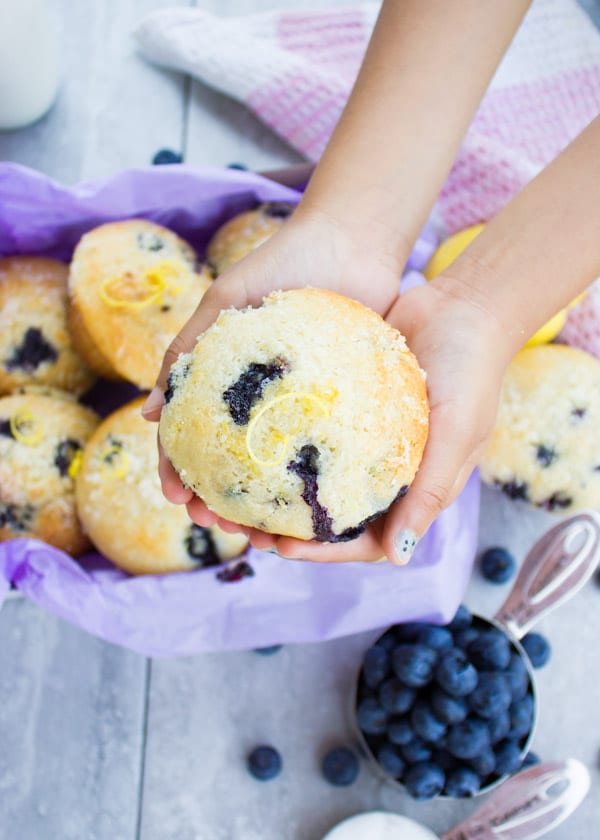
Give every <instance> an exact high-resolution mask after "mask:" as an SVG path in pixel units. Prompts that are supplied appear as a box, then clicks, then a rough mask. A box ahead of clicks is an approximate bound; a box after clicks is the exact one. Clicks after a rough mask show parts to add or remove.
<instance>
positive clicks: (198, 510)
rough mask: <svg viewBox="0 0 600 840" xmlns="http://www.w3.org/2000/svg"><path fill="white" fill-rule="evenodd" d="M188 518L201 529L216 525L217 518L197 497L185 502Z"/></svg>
mask: <svg viewBox="0 0 600 840" xmlns="http://www.w3.org/2000/svg"><path fill="white" fill-rule="evenodd" d="M186 508H187V512H188V516H189V517H190V519H191V520H192V522H195V523H196V525H200V527H201V528H210V526H211V525H216V524H217V521H218V519H219V517H218V516H217V514H216V513H214V511H212V510H209V509H208V508H207V507H206V505H205V504H204V502H203V501H202V499H199V498H198V496H193V497H192V499H191V500H190V501H189V502H187V504H186Z"/></svg>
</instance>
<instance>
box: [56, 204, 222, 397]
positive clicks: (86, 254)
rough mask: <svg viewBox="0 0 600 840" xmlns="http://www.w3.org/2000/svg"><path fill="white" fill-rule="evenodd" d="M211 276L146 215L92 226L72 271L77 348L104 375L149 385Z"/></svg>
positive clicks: (189, 250)
mask: <svg viewBox="0 0 600 840" xmlns="http://www.w3.org/2000/svg"><path fill="white" fill-rule="evenodd" d="M211 279H212V275H211V274H210V272H209V271H208V269H207V268H206V267H198V265H197V255H196V253H195V251H194V250H193V249H192V248H191V247H190V246H189V245H188V244H187V242H184V241H183V239H180V238H179V237H178V236H177V235H176V234H174V233H173V232H172V231H170V230H167V229H166V228H163V227H160V226H159V225H155V224H153V223H152V222H148V221H145V220H144V219H131V220H129V221H124V222H112V223H110V224H105V225H101V226H100V227H97V228H94V229H93V230H91V231H90V232H89V233H86V234H85V236H83V237H82V239H81V240H80V241H79V243H78V245H77V247H76V249H75V253H74V254H73V260H72V262H71V270H70V274H69V292H70V308H69V326H70V328H71V332H72V334H73V340H74V342H75V345H76V347H77V349H78V350H79V352H80V353H81V354H82V355H83V356H84V358H85V359H86V360H87V362H88V363H89V364H90V366H91V367H93V369H94V370H95V371H96V372H97V373H99V374H100V375H102V376H105V377H107V378H109V379H126V380H128V381H129V382H132V383H133V384H134V385H137V386H138V387H139V388H151V387H152V385H153V384H154V381H155V379H156V377H157V375H158V372H159V370H160V366H161V363H162V359H163V356H164V354H165V351H166V349H167V347H168V345H169V343H170V342H171V340H172V338H173V337H174V336H175V335H176V334H177V333H178V332H179V330H180V329H181V328H182V327H183V325H184V324H185V322H186V321H187V319H188V318H189V317H190V315H191V314H192V313H193V311H194V309H195V308H196V306H197V305H198V303H199V301H200V299H201V298H202V295H203V294H204V292H205V291H206V289H207V288H208V287H209V285H210V283H211Z"/></svg>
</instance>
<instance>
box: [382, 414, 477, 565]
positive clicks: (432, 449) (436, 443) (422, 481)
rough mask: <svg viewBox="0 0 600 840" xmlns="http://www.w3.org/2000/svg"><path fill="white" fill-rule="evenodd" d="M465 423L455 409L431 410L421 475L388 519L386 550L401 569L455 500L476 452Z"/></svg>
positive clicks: (420, 470)
mask: <svg viewBox="0 0 600 840" xmlns="http://www.w3.org/2000/svg"><path fill="white" fill-rule="evenodd" d="M464 420H465V418H464V415H463V414H462V412H461V411H460V410H459V408H458V407H456V406H454V405H448V404H444V405H441V406H437V407H433V408H432V410H431V415H430V427H429V437H428V439H427V444H426V446H425V451H424V453H423V460H422V462H421V465H420V467H419V470H418V472H417V475H416V477H415V479H414V481H413V482H412V484H411V486H410V489H409V491H408V493H407V494H406V496H404V497H403V498H402V499H400V500H399V501H398V502H396V504H394V505H393V506H392V508H391V509H390V511H389V513H388V515H387V517H386V523H385V531H384V535H383V547H384V549H385V553H386V555H387V556H388V557H389V559H390V560H391V561H392V562H393V563H396V564H397V565H405V564H406V563H407V562H408V561H409V560H410V557H411V555H412V552H413V550H414V548H415V545H416V543H417V541H418V540H419V538H420V537H422V536H423V535H424V534H425V532H426V531H427V529H428V528H429V526H430V525H431V523H432V522H433V521H434V519H436V517H437V516H439V514H440V513H441V512H442V510H443V509H444V508H445V507H446V505H447V504H449V502H450V500H451V497H452V492H453V489H454V486H455V484H456V482H457V477H458V476H459V474H461V471H462V469H463V467H464V465H465V464H466V463H467V461H468V460H469V457H470V455H471V454H472V452H473V446H472V444H471V441H470V434H469V433H468V432H467V431H466V430H465V428H464ZM465 480H466V476H465Z"/></svg>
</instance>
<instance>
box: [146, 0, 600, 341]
mask: <svg viewBox="0 0 600 840" xmlns="http://www.w3.org/2000/svg"><path fill="white" fill-rule="evenodd" d="M378 9H379V4H378V3H361V4H359V5H355V6H351V7H339V6H333V7H330V8H328V9H324V10H312V11H306V10H302V11H285V12H283V11H272V12H265V13H259V14H252V15H246V16H244V17H225V18H220V17H215V16H213V15H210V14H208V13H207V12H204V11H202V10H200V9H189V8H188V9H182V8H166V9H160V10H158V11H156V12H154V13H152V14H151V15H149V16H148V17H146V18H145V19H144V20H143V21H142V22H141V24H140V25H139V27H138V29H137V31H136V33H135V34H136V37H137V40H138V42H139V44H140V46H141V49H142V51H143V53H144V54H145V55H146V56H147V57H148V58H149V59H151V60H152V61H154V62H156V63H158V64H161V65H163V66H166V67H170V68H175V69H177V70H180V71H183V72H186V73H189V74H191V75H192V76H194V77H196V78H198V79H201V80H202V81H203V82H205V83H206V84H208V85H211V86H212V87H214V88H216V89H217V90H220V91H222V92H223V93H226V94H227V95H229V96H232V97H234V98H236V99H238V100H240V101H241V102H243V103H245V104H246V105H247V106H248V107H249V108H250V109H252V110H253V111H254V112H255V113H256V114H257V115H258V116H259V117H260V118H261V119H262V120H263V121H264V122H265V123H266V124H267V125H268V126H270V127H271V128H272V129H273V130H274V131H275V132H277V133H278V134H279V135H281V136H282V137H284V138H285V139H286V140H287V141H288V142H289V143H290V144H291V145H292V146H294V147H295V148H296V149H298V151H300V152H301V153H302V154H303V155H304V156H305V157H306V158H307V159H309V160H313V161H316V160H318V158H319V156H320V155H321V152H322V151H323V149H324V147H325V145H326V143H327V140H328V138H329V136H330V134H331V132H332V131H333V128H334V126H335V124H336V122H337V120H338V118H339V115H340V113H341V111H342V109H343V107H344V103H345V102H346V99H347V96H348V93H349V91H350V89H351V87H352V84H353V82H354V79H355V77H356V74H357V72H358V68H359V65H360V62H361V59H362V56H363V54H364V50H365V47H366V44H367V42H368V39H369V36H370V33H371V30H372V28H373V25H374V22H375V19H376V17H377V12H378ZM598 113H600V33H599V32H598V31H597V30H596V29H595V27H594V26H593V24H592V22H591V21H590V19H589V18H588V16H587V15H586V13H585V12H584V11H582V9H581V8H580V7H579V6H578V5H577V3H576V2H575V0H535V2H534V3H533V4H532V6H531V8H530V10H529V12H528V13H527V15H526V17H525V20H524V21H523V24H522V25H521V28H520V29H519V32H518V33H517V35H516V37H515V39H514V41H513V43H512V44H511V47H510V49H509V51H508V53H507V55H506V56H505V58H504V60H503V61H502V63H501V65H500V67H499V68H498V71H497V72H496V74H495V76H494V79H493V80H492V83H491V85H490V87H489V89H488V92H487V94H486V96H485V98H484V100H483V102H482V104H481V106H480V107H479V110H478V111H477V113H476V115H475V117H474V119H473V121H472V123H471V126H470V128H469V130H468V132H467V134H466V136H465V139H464V142H463V144H462V147H461V149H460V152H459V154H458V156H457V158H456V160H455V162H454V165H453V167H452V170H451V172H450V174H449V176H448V178H447V180H446V183H445V185H444V187H443V189H442V191H441V193H440V195H439V198H438V201H437V203H436V206H435V210H434V213H433V217H432V220H433V222H434V224H435V225H436V227H437V229H438V230H439V232H440V233H441V234H442V235H444V234H447V233H452V232H454V231H457V230H460V229H462V228H464V227H467V226H468V225H470V224H474V223H476V222H479V221H485V220H487V219H490V218H491V217H492V216H493V215H494V214H495V213H496V212H497V211H498V210H499V209H500V208H501V207H502V206H503V205H504V204H505V203H506V202H507V201H508V200H509V199H510V198H511V197H512V196H513V195H514V194H515V193H516V192H518V190H519V189H521V187H523V186H524V185H525V184H526V183H527V182H528V181H529V180H530V179H531V178H532V177H534V176H535V175H536V174H537V173H538V172H539V171H540V169H542V168H543V167H544V166H545V165H546V164H547V163H549V162H550V161H551V160H552V159H553V158H554V157H555V156H556V155H557V154H558V153H559V152H560V151H561V149H563V148H564V147H565V146H566V145H567V144H568V143H569V142H570V141H571V140H572V139H573V138H574V137H575V136H576V135H577V134H578V133H579V132H580V131H582V129H583V128H584V127H585V126H586V125H587V124H588V123H589V122H590V121H591V120H592V119H593V118H594V117H595V116H596V115H597V114H598ZM561 337H562V338H564V340H566V341H569V343H572V344H575V345H577V346H580V347H583V348H584V349H587V350H588V351H590V352H592V353H594V354H595V355H596V356H598V357H600V284H599V283H598V282H596V284H595V285H594V286H593V287H592V289H591V290H590V293H589V294H588V295H587V296H586V298H585V299H584V300H583V301H582V302H581V303H580V304H578V305H577V306H576V307H575V308H574V309H573V310H571V313H570V315H569V320H568V323H567V325H566V328H565V330H564V332H563V333H562V334H561Z"/></svg>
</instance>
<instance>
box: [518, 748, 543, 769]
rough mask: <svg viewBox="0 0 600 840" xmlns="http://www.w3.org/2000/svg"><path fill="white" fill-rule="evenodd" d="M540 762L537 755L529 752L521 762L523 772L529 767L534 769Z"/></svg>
mask: <svg viewBox="0 0 600 840" xmlns="http://www.w3.org/2000/svg"><path fill="white" fill-rule="evenodd" d="M540 760H541V759H540V757H539V755H538V754H537V753H534V752H528V753H527V755H526V756H525V758H524V759H523V761H522V762H521V770H525V769H526V768H527V767H533V765H534V764H539V763H540Z"/></svg>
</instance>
